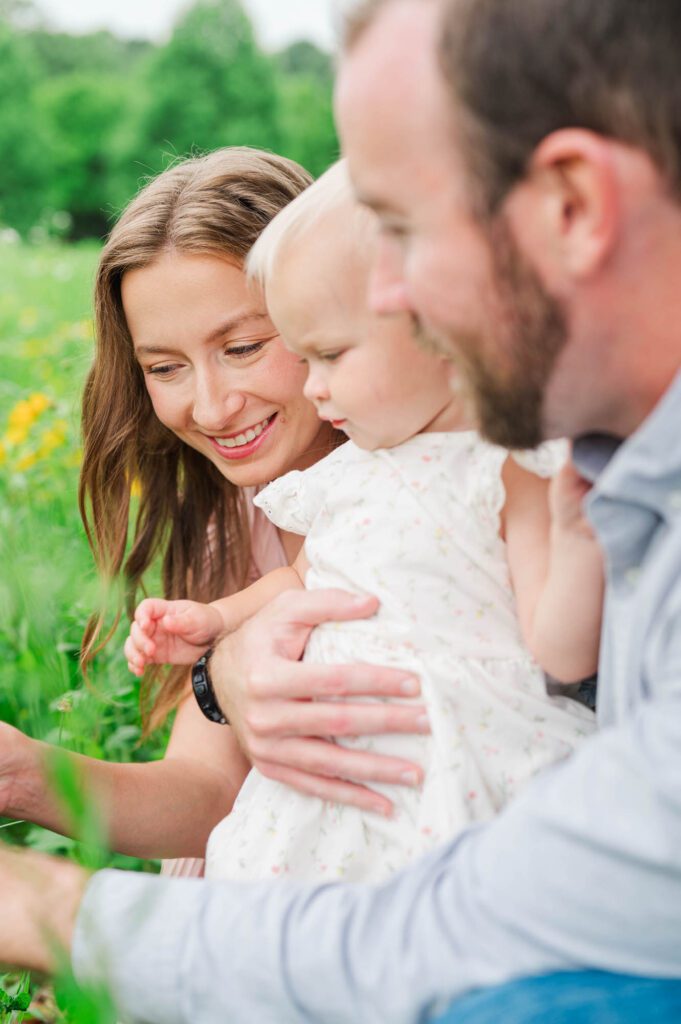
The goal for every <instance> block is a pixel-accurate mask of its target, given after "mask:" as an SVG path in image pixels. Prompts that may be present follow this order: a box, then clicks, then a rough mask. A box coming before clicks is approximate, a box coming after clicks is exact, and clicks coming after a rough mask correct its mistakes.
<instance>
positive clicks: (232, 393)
mask: <svg viewBox="0 0 681 1024" xmlns="http://www.w3.org/2000/svg"><path fill="white" fill-rule="evenodd" d="M245 403H246V399H245V396H244V395H243V394H242V393H241V392H240V391H237V390H235V389H232V388H228V387H226V386H225V382H224V381H223V380H221V379H220V375H219V374H216V375H214V376H213V375H211V374H209V373H206V374H201V375H200V376H197V380H196V391H195V394H194V411H193V418H194V422H195V423H196V425H197V427H200V429H201V430H205V431H206V432H208V433H214V434H217V433H219V432H220V431H221V430H224V429H226V430H229V429H230V420H233V419H234V417H235V416H236V415H237V414H238V413H239V412H240V411H241V409H243V407H244V405H245ZM236 425H237V427H239V426H243V425H244V424H236Z"/></svg>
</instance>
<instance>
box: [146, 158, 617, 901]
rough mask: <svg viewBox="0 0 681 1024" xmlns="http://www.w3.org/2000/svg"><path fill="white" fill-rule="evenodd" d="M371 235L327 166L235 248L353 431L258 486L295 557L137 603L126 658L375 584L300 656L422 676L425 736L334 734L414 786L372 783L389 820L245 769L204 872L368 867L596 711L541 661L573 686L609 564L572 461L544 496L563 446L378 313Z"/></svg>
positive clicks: (410, 852) (376, 869)
mask: <svg viewBox="0 0 681 1024" xmlns="http://www.w3.org/2000/svg"><path fill="white" fill-rule="evenodd" d="M375 232H376V228H375V225H374V221H373V218H372V216H371V215H370V214H369V213H367V212H366V211H364V210H362V209H361V208H359V207H357V206H356V205H355V204H354V202H353V199H352V196H351V192H350V188H349V184H348V181H347V177H346V171H345V168H344V166H343V165H342V164H339V165H336V166H335V167H334V168H332V169H331V170H330V171H328V172H327V173H326V174H325V175H324V176H323V177H322V178H320V180H319V181H318V182H316V183H315V184H314V185H313V186H311V187H310V188H309V189H308V190H307V191H306V192H304V193H303V194H302V196H300V197H299V198H298V199H296V200H295V201H294V202H293V203H291V205H290V206H288V207H287V208H286V209H285V210H284V211H283V212H282V213H281V214H279V215H278V216H277V217H276V218H275V219H274V221H273V222H272V224H271V225H270V226H269V227H268V228H266V229H265V231H264V233H263V235H262V236H261V238H260V239H259V240H258V242H257V244H256V245H255V247H254V249H253V251H252V253H251V255H250V257H249V261H248V270H249V273H250V275H251V276H252V277H253V278H255V279H256V280H257V281H258V282H259V284H260V285H261V286H262V287H263V288H264V291H265V295H266V299H267V304H268V308H269V311H270V315H271V317H272V319H273V321H274V323H275V324H276V326H277V328H278V329H279V331H280V333H281V335H282V338H283V339H284V341H285V343H286V345H287V346H288V347H289V348H291V349H292V350H293V351H294V352H296V353H297V354H298V355H299V356H300V357H301V359H303V360H304V361H305V362H306V363H307V365H308V378H307V383H306V387H305V393H306V395H307V397H308V398H309V399H310V400H311V401H312V402H314V404H315V406H316V408H317V411H318V413H319V415H320V417H321V418H323V419H327V420H329V421H330V422H331V423H333V425H334V426H335V427H337V428H340V429H342V430H343V431H344V432H345V433H346V434H347V435H348V437H349V439H350V440H349V441H348V443H347V444H344V445H343V446H342V447H340V448H338V449H337V450H336V451H335V452H333V453H332V454H331V455H329V456H327V458H325V459H323V460H322V461H321V462H319V463H317V464H316V465H314V466H313V467H312V468H311V469H308V470H306V471H304V472H299V471H295V472H292V473H289V474H287V475H286V476H284V477H282V478H280V479H279V480H276V481H275V482H274V483H272V484H270V485H269V486H268V487H266V488H265V489H264V490H263V491H262V492H261V493H260V494H259V495H258V496H257V497H256V498H255V501H256V503H257V504H258V505H259V506H260V507H261V508H262V509H263V510H264V511H265V513H266V514H267V515H268V516H269V518H270V519H271V520H272V521H273V522H274V523H275V524H276V525H277V526H278V527H279V528H280V529H281V530H287V531H292V532H294V533H297V534H302V535H304V536H305V543H304V545H303V548H302V550H301V554H300V555H299V557H298V558H297V559H296V562H295V563H294V565H292V566H291V567H290V568H284V569H279V570H277V571H276V572H274V573H270V574H269V575H268V576H266V577H264V578H263V579H262V580H260V581H258V582H257V583H255V584H254V585H253V586H251V587H249V588H248V589H247V590H245V591H243V592H242V593H240V594H237V595H234V596H232V597H229V598H224V599H222V600H219V601H215V602H213V603H212V604H211V605H199V604H196V603H195V602H189V601H177V602H167V601H161V600H155V599H150V600H146V601H143V602H142V603H141V604H140V606H139V607H138V609H137V612H136V615H135V619H136V623H137V627H138V628H137V629H136V630H135V631H134V633H133V635H134V636H135V639H133V635H131V637H130V638H129V639H128V641H127V643H126V654H127V656H128V661H129V664H130V667H131V669H132V670H133V671H134V672H137V673H140V672H141V671H142V670H143V668H144V665H145V664H147V663H150V662H164V661H167V660H172V661H173V662H175V663H187V664H191V663H192V662H193V661H195V660H196V659H197V658H198V657H200V655H201V654H203V652H204V651H205V649H206V648H207V647H209V646H210V645H211V644H212V643H213V642H214V640H215V639H216V637H218V636H219V635H220V634H222V633H224V632H226V631H230V630H233V629H235V628H236V627H237V626H238V625H239V624H240V623H241V622H242V621H243V620H244V619H246V618H248V617H249V616H250V615H252V614H253V613H254V612H255V611H256V610H257V609H258V608H259V607H261V606H262V605H263V604H264V603H266V602H267V601H269V600H270V599H271V598H272V597H273V596H274V595H275V594H277V593H279V592H281V591H282V590H287V589H291V588H294V587H303V586H306V587H308V588H316V587H339V588H342V589H345V590H349V591H354V592H358V593H363V594H364V593H369V594H374V595H376V596H377V597H378V598H379V600H380V610H379V612H378V613H377V615H376V616H375V617H374V618H372V619H370V620H364V621H358V622H350V623H338V624H335V623H329V624H326V625H323V626H319V627H317V628H316V629H315V630H314V631H313V633H312V635H311V637H310V641H309V643H308V646H307V650H306V654H305V657H306V660H309V661H317V662H326V663H329V664H340V663H349V662H358V661H362V662H374V663H376V664H380V665H389V666H395V667H400V668H403V669H406V670H408V671H410V672H413V673H414V674H416V675H418V676H419V677H420V679H421V691H422V696H421V699H422V700H423V701H424V702H425V704H426V706H427V709H428V720H429V723H430V729H431V732H430V733H429V734H425V733H424V734H423V735H417V736H404V735H394V736H380V737H369V738H366V737H362V738H358V739H356V740H343V741H342V742H343V743H344V744H346V745H354V746H356V747H357V748H361V749H372V750H376V751H380V752H382V753H386V754H392V755H396V756H400V757H403V758H407V759H409V760H411V761H417V762H420V763H422V764H423V766H424V768H425V781H424V783H423V785H422V786H421V787H420V788H419V789H409V788H406V787H384V790H383V791H384V792H386V794H387V795H389V797H390V799H391V800H392V802H393V805H394V807H395V811H394V813H393V815H392V816H391V817H389V818H382V817H380V816H378V815H372V814H369V813H367V812H363V811H361V810H359V809H357V808H354V807H347V806H339V805H336V804H328V803H322V802H321V801H319V800H316V799H314V798H312V797H308V796H305V795H302V794H300V793H298V792H296V791H294V790H292V789H290V788H288V787H286V786H284V785H282V784H280V783H278V782H274V781H272V780H269V779H267V778H265V777H264V776H262V775H261V774H260V773H259V772H258V771H257V770H255V769H253V770H252V771H251V773H250V774H249V776H248V778H247V780H246V782H245V784H244V786H243V788H242V790H241V792H240V794H239V797H238V799H237V801H236V803H235V805H234V809H233V811H232V813H231V814H230V815H229V816H228V817H227V818H226V819H225V820H224V821H223V822H221V823H220V824H219V825H218V826H217V827H216V829H215V830H214V831H213V833H212V835H211V837H210V840H209V844H208V851H207V868H206V874H207V876H208V877H214V878H232V879H234V878H243V879H258V878H264V877H271V876H272V875H275V876H288V877H298V878H305V879H324V878H326V879H339V878H342V879H347V880H363V881H370V880H380V879H382V878H384V877H386V876H387V875H388V874H390V873H392V872H394V871H396V870H398V869H399V868H400V867H402V866H403V865H404V864H405V863H407V862H408V861H409V860H411V859H413V858H415V857H417V856H418V855H420V854H421V853H423V852H425V851H426V850H428V849H429V848H430V847H432V846H433V845H435V844H436V843H438V842H441V841H442V840H445V839H447V838H450V837H451V836H453V835H454V834H456V833H457V832H458V831H460V830H461V829H463V828H464V827H466V826H467V825H469V824H470V823H471V822H474V821H478V820H483V819H486V818H489V817H490V816H492V815H493V814H495V813H496V812H497V811H498V810H499V809H500V808H501V807H502V806H503V805H504V804H505V803H506V802H507V801H508V800H509V799H510V798H511V797H512V796H514V795H515V794H516V793H517V792H518V790H519V789H520V788H521V787H522V785H523V784H524V783H525V782H527V781H528V780H529V779H530V778H531V777H532V776H533V775H534V774H535V773H536V772H537V771H539V770H540V769H542V768H543V767H545V766H546V765H549V764H551V763H552V762H554V761H556V760H557V759H559V758H562V757H565V756H566V755H568V754H569V753H570V751H571V750H572V749H573V747H574V746H575V744H576V743H578V742H579V741H580V740H581V739H582V738H583V737H585V736H588V735H589V734H590V733H591V732H592V731H593V729H594V728H595V725H594V719H593V716H592V714H591V712H590V711H588V710H587V709H586V708H584V707H583V706H581V705H579V704H577V703H575V702H574V701H571V700H569V699H568V698H566V697H550V696H548V695H547V693H546V686H545V677H544V672H543V671H542V669H544V670H545V671H546V672H548V673H550V674H551V675H552V676H554V677H555V678H557V679H560V680H564V681H573V680H576V679H579V678H581V677H584V676H587V675H589V674H590V673H592V672H593V671H594V670H595V667H596V663H597V658H598V635H599V629H600V615H601V603H602V568H601V560H600V556H599V552H598V548H597V545H596V542H595V540H594V538H593V537H592V535H591V533H590V531H589V530H588V527H587V526H586V524H585V521H584V519H583V517H582V514H581V508H580V503H581V497H582V495H583V486H582V483H581V481H580V480H579V478H578V477H577V476H576V475H575V473H574V471H573V470H572V469H571V467H570V466H569V465H568V466H566V467H564V468H563V469H562V470H561V471H560V472H559V473H558V475H557V476H556V477H555V479H554V480H553V482H552V485H551V507H550V508H549V500H548V488H549V484H548V482H547V478H548V477H550V476H552V475H554V474H555V473H556V471H557V470H558V468H559V465H560V464H561V463H563V462H564V461H565V451H564V448H563V446H562V445H561V444H558V445H556V444H555V443H554V444H550V445H545V446H543V448H542V449H540V450H538V451H537V452H534V453H523V454H518V453H516V454H513V455H509V453H508V452H507V451H505V450H504V449H501V448H498V447H496V446H493V445H490V444H488V443H487V442H485V441H483V440H482V439H481V438H480V436H479V435H478V434H477V433H476V432H475V431H474V430H471V429H468V427H467V424H466V422H465V419H464V416H463V413H462V408H461V403H460V401H459V399H458V398H457V397H456V391H455V389H453V388H452V378H453V373H454V371H453V369H452V367H451V365H450V364H449V363H447V361H446V360H444V359H443V358H442V357H440V356H438V355H435V354H433V353H431V352H428V351H425V350H423V349H421V348H419V347H418V346H417V344H416V342H415V341H414V338H413V334H412V325H411V323H410V321H409V318H408V317H407V316H406V315H405V316H401V315H400V316H394V317H384V318H380V317H376V316H375V315H372V314H371V312H370V311H369V310H368V308H367V305H366V300H365V295H366V287H367V281H368V274H369V272H370V265H371V258H372V247H373V244H374V240H375V237H376V236H375ZM540 666H541V667H540ZM407 699H408V698H405V700H407ZM376 788H377V789H380V788H381V787H376Z"/></svg>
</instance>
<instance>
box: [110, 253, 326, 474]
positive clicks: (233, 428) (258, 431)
mask: <svg viewBox="0 0 681 1024" xmlns="http://www.w3.org/2000/svg"><path fill="white" fill-rule="evenodd" d="M121 290H122V298H123V309H124V311H125V317H126V320H127V323H128V328H129V330H130V334H131V336H132V340H133V344H134V347H135V354H136V356H137V359H138V361H139V364H140V366H141V368H142V371H143V373H144V379H145V382H146V386H147V390H148V392H149V397H150V398H151V402H152V405H153V407H154V411H155V413H156V415H157V416H158V418H159V420H160V421H161V423H163V424H164V425H165V426H166V427H168V428H169V429H170V430H172V431H173V433H174V434H176V435H177V436H178V437H179V438H180V439H181V440H182V441H184V442H185V443H186V444H188V445H190V446H191V447H192V448H194V449H196V451H198V452H201V454H202V455H205V457H206V458H207V459H209V460H210V461H211V462H212V463H213V464H214V465H215V466H217V468H218V469H219V470H220V472H221V473H222V475H223V476H224V477H226V478H227V479H228V480H230V481H231V482H232V483H234V484H236V485H237V486H239V487H243V486H250V485H254V484H262V483H266V482H268V481H269V480H274V479H275V478H276V477H278V476H280V475H281V474H282V473H285V472H287V471H288V470H290V469H304V468H305V467H307V466H310V465H312V463H314V462H316V461H317V459H319V458H320V457H321V456H322V455H323V454H325V453H326V451H328V448H329V444H330V441H331V436H332V434H331V431H330V429H329V424H328V423H327V424H323V423H321V422H320V421H319V419H318V418H317V414H316V412H315V410H314V407H313V406H312V405H311V404H310V403H309V402H308V401H307V399H305V398H304V396H303V385H304V384H305V376H306V373H307V371H306V368H305V366H303V365H301V363H300V362H299V360H298V359H297V358H296V356H294V355H292V354H291V353H290V352H288V351H287V349H285V348H284V345H283V344H282V342H281V341H280V339H279V336H278V334H277V332H276V329H275V328H274V326H273V324H272V321H271V320H270V319H269V317H268V316H267V314H266V313H265V311H264V308H263V306H262V305H261V304H260V302H259V300H258V298H257V297H256V296H255V295H254V293H252V291H251V289H250V288H249V287H248V285H247V283H246V279H245V277H244V275H243V272H242V271H241V270H240V269H239V268H238V267H235V266H234V265H232V264H231V263H228V262H226V261H225V260H222V259H219V258H218V257H216V256H205V255H191V254H187V253H179V252H175V251H173V250H170V251H168V252H164V253H163V254H162V255H161V256H160V257H159V258H158V259H157V260H155V261H154V262H153V263H152V264H150V265H149V266H147V267H142V268H140V269H138V270H131V271H128V273H126V274H125V275H124V277H123V281H122V289H121Z"/></svg>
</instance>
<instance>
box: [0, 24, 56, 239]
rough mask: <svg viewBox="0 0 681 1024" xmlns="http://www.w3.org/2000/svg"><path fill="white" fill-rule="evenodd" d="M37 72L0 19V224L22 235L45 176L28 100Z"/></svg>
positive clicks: (34, 216) (37, 123) (41, 136)
mask: <svg viewBox="0 0 681 1024" xmlns="http://www.w3.org/2000/svg"><path fill="white" fill-rule="evenodd" d="M36 81H37V68H36V66H35V60H34V58H33V54H32V53H31V51H30V48H29V47H28V46H27V45H26V41H25V39H24V38H23V37H22V35H21V34H20V33H18V32H16V31H15V30H14V29H13V28H12V27H11V26H10V24H9V22H8V21H6V20H0V96H2V103H0V153H1V154H2V159H1V160H0V223H4V224H10V225H12V227H15V228H18V229H19V230H20V231H25V230H27V229H28V228H30V227H31V226H32V225H33V224H35V223H36V221H37V220H38V219H39V218H40V215H41V212H42V209H41V207H42V197H43V193H44V187H45V183H46V180H47V175H48V167H47V149H46V144H45V132H44V130H43V125H42V123H41V120H40V118H39V116H38V111H37V109H36V106H35V102H34V98H33V90H34V86H35V83H36Z"/></svg>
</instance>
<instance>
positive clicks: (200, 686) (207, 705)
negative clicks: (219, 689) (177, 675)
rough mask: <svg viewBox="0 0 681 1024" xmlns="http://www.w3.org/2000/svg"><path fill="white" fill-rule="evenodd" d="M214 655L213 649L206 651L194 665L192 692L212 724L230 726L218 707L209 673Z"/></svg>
mask: <svg viewBox="0 0 681 1024" xmlns="http://www.w3.org/2000/svg"><path fill="white" fill-rule="evenodd" d="M212 653H213V651H212V649H211V650H208V651H206V653H205V654H202V655H201V657H200V658H199V660H198V661H197V662H195V663H194V664H193V665H192V690H193V691H194V696H195V697H196V703H197V704H198V705H199V707H200V708H201V710H202V711H203V713H204V715H205V716H206V718H209V719H210V720H211V722H217V723H218V725H229V722H228V720H227V717H226V715H223V713H222V711H221V710H220V707H219V705H218V702H217V699H216V697H215V690H214V689H213V684H212V682H211V678H210V673H209V672H208V662H209V660H210V656H211V654H212Z"/></svg>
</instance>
